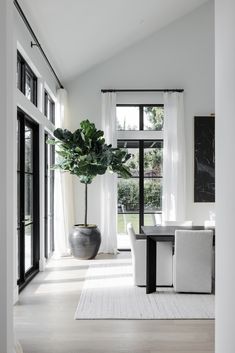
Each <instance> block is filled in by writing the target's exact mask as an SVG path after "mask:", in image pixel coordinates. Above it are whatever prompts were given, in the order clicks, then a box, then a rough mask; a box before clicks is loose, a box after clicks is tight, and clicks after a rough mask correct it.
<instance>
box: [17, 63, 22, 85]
mask: <svg viewBox="0 0 235 353" xmlns="http://www.w3.org/2000/svg"><path fill="white" fill-rule="evenodd" d="M21 75H22V74H21V61H20V58H19V57H17V77H16V80H17V81H16V82H17V88H19V89H20V90H21Z"/></svg>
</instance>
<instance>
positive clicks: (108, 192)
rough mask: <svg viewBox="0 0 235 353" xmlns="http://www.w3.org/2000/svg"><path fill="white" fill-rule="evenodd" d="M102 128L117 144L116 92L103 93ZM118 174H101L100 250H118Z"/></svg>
mask: <svg viewBox="0 0 235 353" xmlns="http://www.w3.org/2000/svg"><path fill="white" fill-rule="evenodd" d="M102 129H103V131H104V136H105V140H106V143H108V144H110V143H111V144H112V145H113V147H116V146H117V136H116V134H117V133H116V93H114V92H107V93H102ZM116 224H117V176H116V175H114V174H110V173H109V172H107V173H106V174H105V175H102V176H101V238H102V241H101V247H100V252H103V253H116V252H117V234H116V232H117V230H116Z"/></svg>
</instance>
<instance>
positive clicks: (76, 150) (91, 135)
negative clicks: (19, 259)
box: [49, 120, 131, 226]
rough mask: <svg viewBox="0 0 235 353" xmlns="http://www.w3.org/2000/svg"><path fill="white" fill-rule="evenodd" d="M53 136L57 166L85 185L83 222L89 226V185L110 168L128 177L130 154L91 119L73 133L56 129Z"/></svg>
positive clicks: (51, 141)
mask: <svg viewBox="0 0 235 353" xmlns="http://www.w3.org/2000/svg"><path fill="white" fill-rule="evenodd" d="M54 136H55V138H56V140H50V141H49V143H51V144H55V145H56V146H57V148H56V152H57V154H58V155H59V158H58V160H57V164H56V165H55V166H54V168H58V169H61V170H63V171H66V172H69V173H70V174H73V175H76V176H77V177H79V180H80V182H81V183H83V184H85V221H84V225H85V226H87V184H91V183H92V181H93V179H94V178H95V177H96V176H97V175H102V174H105V173H106V171H107V170H109V171H110V172H114V173H117V174H118V175H119V176H120V177H122V178H129V177H130V176H131V173H130V171H129V168H128V166H126V165H125V163H126V162H127V160H128V159H129V158H130V157H131V155H130V154H129V153H128V152H127V151H126V150H125V149H119V148H113V147H112V145H107V144H106V143H105V139H104V133H103V131H101V130H97V129H96V127H95V124H93V123H91V122H90V121H89V120H84V121H82V122H81V124H80V128H79V129H77V130H76V131H74V133H72V132H71V131H69V130H66V129H64V130H63V129H56V130H55V131H54Z"/></svg>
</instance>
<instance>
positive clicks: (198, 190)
mask: <svg viewBox="0 0 235 353" xmlns="http://www.w3.org/2000/svg"><path fill="white" fill-rule="evenodd" d="M194 202H215V118H214V116H195V117H194Z"/></svg>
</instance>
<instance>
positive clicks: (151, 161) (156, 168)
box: [144, 141, 163, 177]
mask: <svg viewBox="0 0 235 353" xmlns="http://www.w3.org/2000/svg"><path fill="white" fill-rule="evenodd" d="M144 145H145V147H147V148H145V149H144V176H145V177H160V176H162V160H163V143H162V141H145V142H144ZM148 146H149V148H148Z"/></svg>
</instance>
